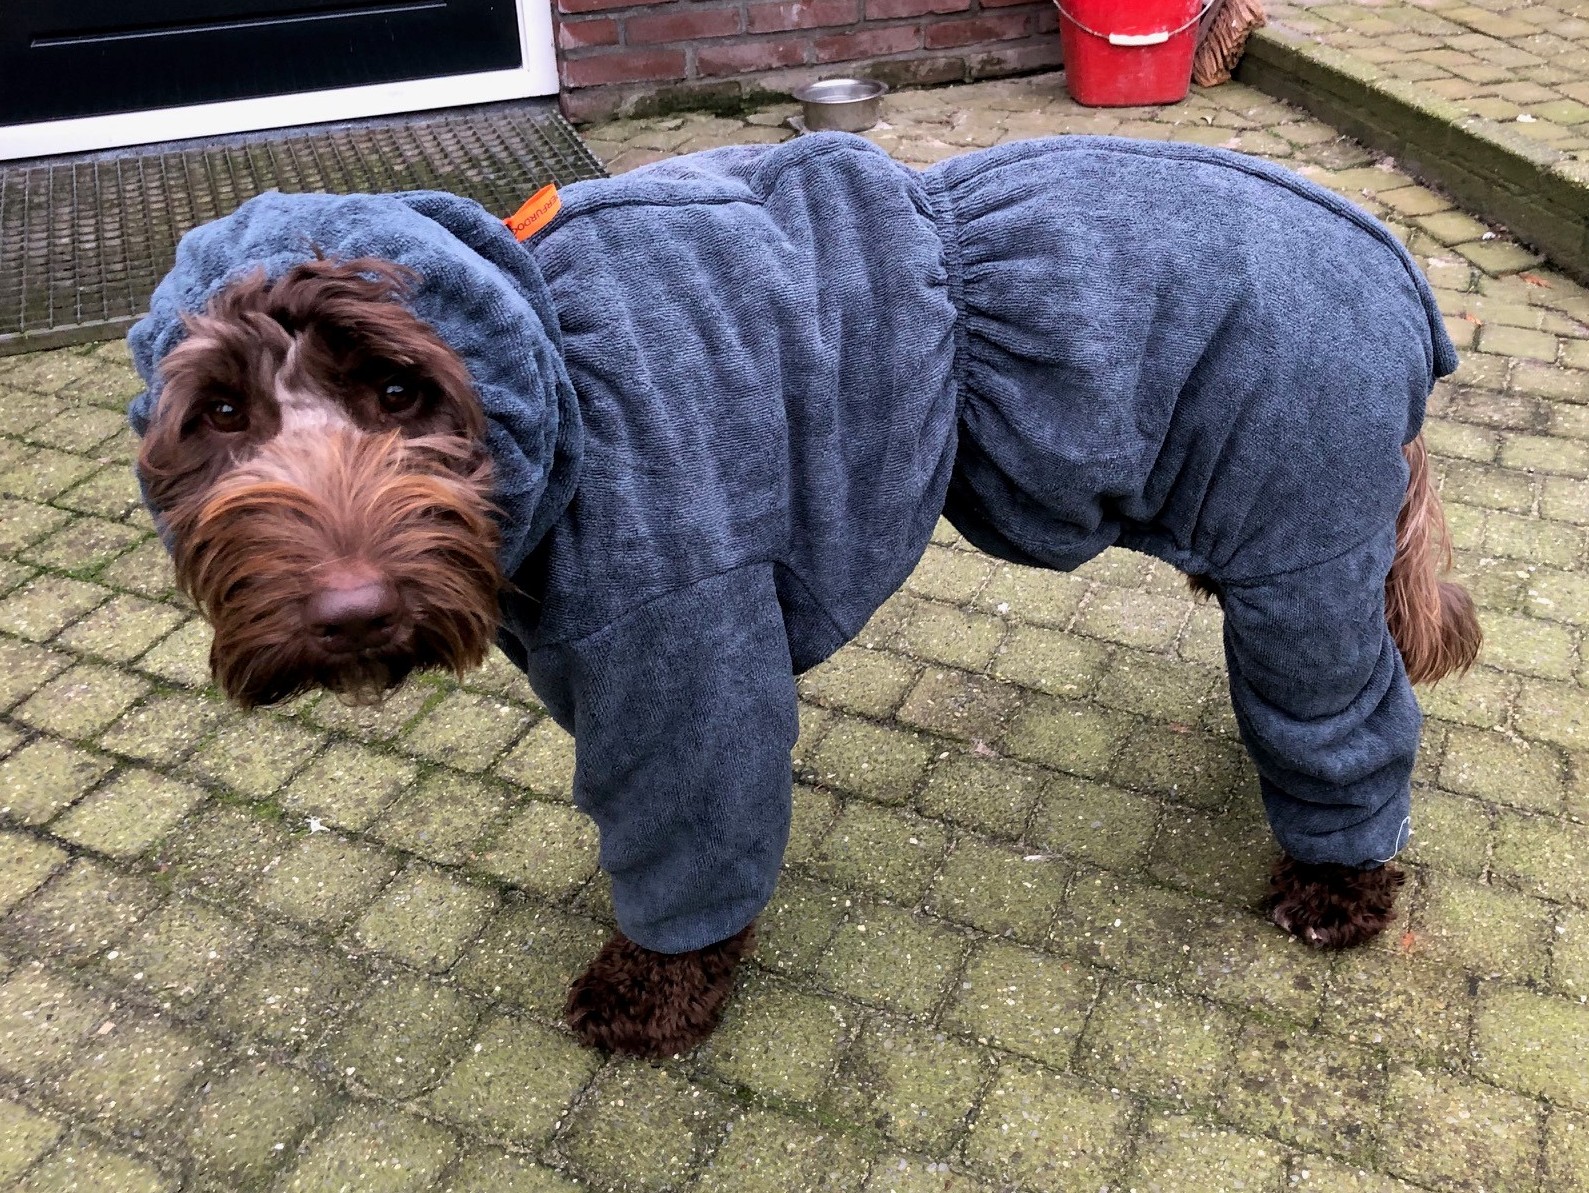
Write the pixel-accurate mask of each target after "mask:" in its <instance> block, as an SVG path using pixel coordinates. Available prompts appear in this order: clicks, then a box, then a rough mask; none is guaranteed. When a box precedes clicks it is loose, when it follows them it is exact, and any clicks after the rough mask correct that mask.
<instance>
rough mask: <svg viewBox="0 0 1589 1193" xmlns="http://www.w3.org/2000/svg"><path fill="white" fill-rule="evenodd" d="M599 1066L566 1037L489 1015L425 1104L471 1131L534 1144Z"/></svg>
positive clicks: (549, 1130) (545, 1135) (596, 1058)
mask: <svg viewBox="0 0 1589 1193" xmlns="http://www.w3.org/2000/svg"><path fill="white" fill-rule="evenodd" d="M600 1064H601V1058H600V1057H599V1056H597V1055H596V1054H595V1053H594V1052H592V1051H591V1050H590V1049H588V1048H581V1047H580V1046H579V1045H578V1044H577V1043H575V1042H574V1040H573V1038H572V1037H570V1036H569V1035H567V1034H566V1033H564V1032H559V1031H554V1030H552V1029H551V1028H548V1027H543V1026H541V1025H540V1024H537V1023H533V1022H531V1021H529V1020H526V1019H516V1018H512V1017H510V1016H506V1015H500V1014H496V1015H491V1016H489V1017H487V1018H486V1019H485V1020H484V1021H483V1022H482V1023H481V1025H480V1031H479V1034H478V1035H476V1037H475V1039H474V1042H473V1043H472V1044H470V1045H469V1046H468V1047H466V1048H465V1049H464V1051H463V1055H462V1058H461V1059H460V1060H459V1061H458V1063H457V1064H456V1065H454V1066H453V1068H452V1071H451V1072H450V1073H448V1074H447V1076H446V1078H445V1079H444V1080H443V1081H442V1083H441V1084H440V1085H439V1086H437V1087H436V1089H435V1090H434V1091H433V1092H432V1093H431V1094H430V1096H429V1097H428V1098H427V1099H426V1100H425V1104H426V1106H427V1107H428V1108H429V1109H430V1110H431V1111H432V1112H434V1113H435V1114H438V1115H440V1116H441V1117H442V1118H444V1119H446V1120H448V1121H449V1122H454V1123H457V1124H459V1125H460V1126H463V1127H465V1128H466V1129H468V1130H469V1131H470V1132H471V1133H474V1134H484V1135H488V1136H491V1137H495V1138H499V1139H506V1140H510V1141H512V1142H514V1143H518V1144H523V1145H526V1146H530V1145H540V1144H543V1143H544V1142H545V1141H546V1140H548V1139H549V1138H550V1137H551V1134H552V1130H553V1128H554V1127H556V1125H557V1124H558V1122H559V1121H560V1120H561V1119H562V1118H563V1116H564V1115H565V1114H566V1113H567V1111H568V1108H569V1106H570V1105H571V1104H572V1102H573V1100H574V1096H575V1095H576V1094H577V1093H579V1091H580V1090H582V1089H583V1088H584V1087H585V1085H586V1083H587V1082H589V1081H590V1079H591V1077H592V1076H594V1075H595V1073H596V1070H597V1068H598V1067H599V1066H600Z"/></svg>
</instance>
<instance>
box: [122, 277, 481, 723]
mask: <svg viewBox="0 0 1589 1193" xmlns="http://www.w3.org/2000/svg"><path fill="white" fill-rule="evenodd" d="M412 280H413V279H412V277H411V276H410V275H409V274H407V273H406V272H405V271H403V270H400V269H398V268H397V267H396V266H393V265H391V264H389V263H387V262H383V261H375V260H367V259H366V260H355V261H328V260H317V261H311V262H308V263H306V264H303V265H300V266H297V267H295V268H293V269H291V270H289V271H288V272H287V273H286V274H285V275H284V276H282V277H281V278H279V279H276V280H275V281H270V280H268V279H266V278H265V276H264V275H263V274H255V275H252V276H249V277H245V278H243V279H241V280H240V281H238V282H236V283H234V284H232V285H231V286H229V287H227V288H226V289H225V290H223V291H222V292H221V293H220V294H219V295H217V296H216V297H215V299H214V300H212V301H211V303H210V304H209V306H208V308H207V309H206V311H205V312H204V314H202V315H197V316H194V317H191V318H190V319H189V320H188V337H187V339H186V340H185V341H184V342H183V343H182V344H181V345H179V346H178V347H177V348H175V349H174V350H172V352H171V353H170V354H169V355H168V356H167V357H166V359H165V361H164V362H163V363H162V365H161V373H162V378H163V381H164V389H163V392H162V394H161V398H160V404H159V407H158V409H157V410H156V411H155V414H154V419H153V422H152V425H151V426H150V428H149V432H148V434H147V435H146V436H145V437H144V441H143V443H142V445H141V447H140V451H139V469H140V472H141V473H142V476H143V478H144V481H145V483H146V484H147V486H148V488H149V493H150V496H151V497H152V499H153V501H154V503H155V505H156V506H157V507H159V508H160V509H161V510H162V511H163V512H164V513H163V517H164V521H165V530H166V533H167V536H168V538H169V541H170V546H171V554H172V559H173V561H174V562H175V564H176V572H177V580H178V583H179V584H180V585H181V586H182V588H183V590H184V591H185V592H187V593H188V595H189V596H191V597H192V598H193V601H194V603H195V604H197V605H198V606H199V608H200V610H201V611H203V613H204V615H205V617H206V618H207V619H208V620H209V621H210V622H211V624H212V625H213V626H214V628H215V640H214V645H213V647H212V649H211V653H210V665H211V669H212V671H213V672H214V675H215V679H216V682H217V683H218V684H219V685H220V686H221V688H222V689H223V690H224V691H225V692H226V693H227V695H228V696H230V697H231V698H232V699H234V700H236V701H237V702H238V703H240V704H243V705H245V706H252V705H258V704H269V703H271V702H273V701H277V700H283V699H286V698H287V697H290V696H293V695H295V694H297V693H298V692H301V691H305V690H307V689H310V688H316V687H323V688H329V689H332V690H334V691H336V692H338V693H340V694H342V695H343V696H344V697H347V698H349V699H352V700H370V699H374V698H375V697H377V696H378V695H379V694H380V693H381V692H383V691H385V690H386V689H388V688H391V687H395V686H396V685H397V684H398V683H400V682H402V680H403V679H404V678H405V677H406V676H407V675H408V674H409V673H410V672H412V671H414V670H419V669H427V668H443V669H447V670H452V671H455V672H458V673H460V674H461V673H462V672H464V671H466V670H468V669H469V668H472V667H475V666H478V665H479V664H480V663H481V662H483V661H484V659H485V654H486V650H487V649H488V647H489V646H490V643H491V641H492V638H493V637H494V636H495V632H496V622H497V593H498V590H499V589H500V587H501V585H502V577H501V575H500V574H499V572H498V568H497V563H496V547H497V529H496V523H495V521H494V520H493V519H492V516H491V514H492V510H491V504H490V490H491V467H490V457H489V455H488V454H487V452H486V450H485V448H484V446H483V445H484V439H485V415H484V413H483V411H482V410H481V408H480V403H479V400H478V399H477V398H476V396H475V393H474V389H473V387H472V385H471V383H470V380H469V373H468V370H467V369H466V368H465V367H464V365H463V362H462V361H460V360H459V359H458V357H457V356H456V355H455V354H454V353H453V352H452V351H451V349H449V348H448V347H447V346H446V345H445V344H444V343H443V342H442V341H441V339H440V337H438V336H437V335H436V334H435V333H434V332H433V331H432V330H431V329H430V328H429V327H427V326H426V325H425V324H424V323H422V322H421V321H420V320H419V319H418V318H416V317H415V316H414V315H413V314H412V313H410V312H409V311H408V309H407V308H406V307H404V306H403V305H402V301H401V300H402V297H403V295H404V293H405V290H406V287H407V286H409V285H410V284H411V283H412ZM348 594H354V595H358V594H365V595H366V597H367V599H366V601H365V603H364V605H363V606H362V607H361V606H360V605H359V602H357V601H349V600H346V599H343V598H345V597H347V595H348ZM328 604H329V606H331V607H335V608H339V609H340V612H339V613H338V614H336V615H335V616H331V615H326V614H324V613H323V611H324V610H325V609H326V608H327V607H328ZM317 610H320V611H322V612H319V613H317ZM353 626H357V632H356V633H355V632H350V627H353Z"/></svg>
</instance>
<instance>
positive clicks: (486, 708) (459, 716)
mask: <svg viewBox="0 0 1589 1193" xmlns="http://www.w3.org/2000/svg"><path fill="white" fill-rule="evenodd" d="M531 720H532V717H531V715H530V714H529V713H527V712H526V711H525V710H524V709H523V708H521V707H520V706H518V705H516V704H508V703H505V702H504V701H502V700H498V699H496V698H494V697H491V696H481V695H477V694H475V693H472V692H452V693H450V694H449V695H448V696H447V697H446V698H445V699H444V700H442V702H441V703H440V704H438V705H436V706H435V707H434V708H432V709H430V710H429V712H428V713H427V714H426V715H425V717H424V719H423V720H421V721H420V722H419V723H418V724H416V725H415V726H414V727H413V728H412V729H411V730H409V731H408V733H407V734H406V735H405V736H404V738H403V744H404V745H405V746H406V748H407V749H409V750H411V751H413V752H414V753H415V754H418V755H420V756H421V757H424V758H428V759H430V760H431V761H433V762H441V763H445V764H446V765H448V766H455V767H457V768H459V769H460V770H466V771H481V770H484V769H485V768H486V767H487V766H489V765H490V764H491V762H492V761H493V760H494V759H495V758H496V757H497V756H498V755H499V754H501V753H502V752H503V751H504V750H506V749H507V748H508V747H509V746H510V745H512V744H513V743H514V742H515V741H517V740H518V738H519V735H520V734H522V733H523V732H524V730H525V729H527V728H528V727H529V725H530V722H531Z"/></svg>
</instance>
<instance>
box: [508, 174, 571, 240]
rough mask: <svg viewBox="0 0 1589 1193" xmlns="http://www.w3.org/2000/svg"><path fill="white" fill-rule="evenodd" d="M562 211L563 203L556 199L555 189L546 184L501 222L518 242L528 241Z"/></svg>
mask: <svg viewBox="0 0 1589 1193" xmlns="http://www.w3.org/2000/svg"><path fill="white" fill-rule="evenodd" d="M562 209H563V201H562V200H561V199H559V198H558V197H557V187H555V186H553V185H552V184H551V183H547V185H545V186H543V187H542V188H541V189H540V190H538V191H536V192H535V193H534V194H533V195H531V196H530V197H529V198H528V199H526V200H524V206H523V207H521V208H519V209H518V210H517V211H515V212H514V213H513V214H512V215H510V216H508V218H507V219H505V220H503V221H502V222H503V223H504V224H506V225H507V226H508V231H509V232H512V233H513V235H514V236H516V237H518V238H519V239H520V240H528V239H529V238H530V237H532V236H534V235H535V234H536V233H537V232H539V231H540V230H541V229H542V228H544V227H546V225H547V224H549V223H551V222H552V217H553V216H555V215H556V214H557V213H558V212H559V211H561V210H562Z"/></svg>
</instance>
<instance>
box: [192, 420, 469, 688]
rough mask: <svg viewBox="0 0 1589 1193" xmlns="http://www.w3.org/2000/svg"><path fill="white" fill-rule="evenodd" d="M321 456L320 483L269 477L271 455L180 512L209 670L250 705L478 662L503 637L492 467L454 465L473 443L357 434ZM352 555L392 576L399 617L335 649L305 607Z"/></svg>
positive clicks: (390, 683)
mask: <svg viewBox="0 0 1589 1193" xmlns="http://www.w3.org/2000/svg"><path fill="white" fill-rule="evenodd" d="M464 452H468V453H469V454H468V455H461V453H464ZM325 454H327V455H329V456H331V457H332V459H331V460H330V461H321V462H320V464H319V466H318V467H317V468H316V469H315V479H314V488H313V489H310V488H306V487H304V486H303V485H301V484H298V483H294V482H293V481H291V480H283V479H276V478H274V477H272V476H271V475H269V473H270V472H272V471H273V470H272V469H270V468H269V465H270V461H269V460H268V459H264V460H262V461H261V463H259V464H256V465H255V466H254V467H252V468H250V469H247V470H243V471H240V472H239V473H238V474H235V475H233V476H231V477H228V478H226V479H225V480H223V481H222V482H221V484H220V485H218V486H217V487H216V488H215V489H214V490H211V491H210V492H209V493H208V494H207V495H206V496H205V497H204V498H202V499H201V500H199V501H196V502H194V503H193V504H192V505H191V506H189V507H188V508H187V509H185V510H179V511H175V512H174V514H173V518H172V525H171V531H172V538H173V539H174V541H175V543H176V544H177V547H176V550H175V552H174V555H175V559H176V565H177V575H178V579H179V581H180V582H181V584H182V586H183V588H184V589H185V590H186V591H187V593H188V594H189V595H190V596H191V597H192V598H193V600H194V602H195V603H196V604H197V605H198V606H199V608H200V609H201V610H202V611H203V613H204V615H205V617H206V618H207V619H208V620H209V621H210V623H211V624H212V625H213V626H214V628H215V640H214V644H213V645H212V647H211V650H210V667H211V670H212V672H213V673H214V676H215V680H216V682H217V683H218V684H219V685H220V687H221V689H222V690H223V691H224V692H225V693H226V694H227V696H228V697H230V698H231V699H232V700H234V701H236V702H237V703H238V704H241V705H243V706H244V707H254V706H258V705H264V704H273V703H276V702H278V701H281V700H286V699H289V698H291V697H293V696H296V695H299V694H300V693H303V692H307V691H311V690H314V689H317V688H324V689H328V690H330V691H333V692H335V693H337V694H338V695H339V696H340V697H342V698H343V699H344V700H347V701H349V702H352V703H361V704H367V703H372V702H375V701H378V700H379V699H380V698H381V696H382V695H383V694H384V693H385V692H387V691H389V690H391V689H392V688H394V687H396V686H397V685H399V684H401V683H402V682H403V680H404V679H406V678H407V677H408V676H409V675H410V674H412V673H413V672H415V671H423V670H447V671H451V672H453V673H455V674H458V675H462V674H463V673H465V672H467V671H468V670H470V669H472V668H474V667H478V666H479V665H480V664H481V663H482V662H484V660H485V656H486V652H487V650H488V649H489V648H490V645H491V642H492V640H493V638H494V636H495V633H496V623H497V591H498V589H499V588H500V587H501V574H500V572H499V571H498V570H497V563H496V547H497V532H496V524H495V522H494V521H493V520H492V518H491V516H490V506H489V504H488V503H487V501H486V500H485V498H484V497H483V494H484V493H485V492H486V491H488V485H487V484H486V479H487V477H486V474H487V471H488V466H487V465H486V464H484V463H482V462H479V461H474V462H473V466H472V468H471V470H470V471H468V472H467V473H466V474H465V475H459V474H458V473H457V472H455V471H453V470H452V468H451V467H448V466H447V465H449V464H450V465H452V466H453V467H456V466H457V465H458V464H459V461H460V458H461V459H463V460H465V461H470V460H473V454H474V453H473V451H472V449H470V448H468V447H467V445H448V444H443V443H437V442H435V441H419V440H410V441H406V442H405V441H402V440H400V439H398V438H396V437H395V436H383V437H372V436H363V435H360V436H339V437H336V438H335V439H334V440H333V441H332V443H331V445H330V446H329V447H328V448H327V450H326V453H325ZM349 562H355V563H359V564H363V565H367V566H368V567H370V568H372V569H373V570H374V571H376V572H377V573H379V574H380V575H381V576H382V577H384V578H385V579H386V581H387V582H389V583H390V584H391V585H392V586H393V587H394V588H395V589H396V591H397V593H398V594H399V599H401V600H402V601H403V603H404V609H405V616H404V617H403V618H402V624H401V625H400V626H399V628H398V630H397V632H396V633H395V634H394V636H393V638H392V639H391V641H390V642H388V643H386V644H385V645H383V646H382V647H380V648H379V649H377V650H374V651H368V652H361V653H359V654H356V655H332V654H328V653H327V652H326V651H325V650H324V648H323V647H321V646H320V645H319V644H317V643H316V642H314V641H313V640H312V638H311V635H309V634H308V633H307V632H306V631H305V628H304V624H303V613H302V610H303V608H304V605H305V602H307V601H308V600H309V598H310V597H311V596H312V595H313V594H314V593H315V591H316V576H317V575H318V574H319V573H320V572H321V571H322V569H324V568H326V567H330V566H336V565H345V564H347V563H349Z"/></svg>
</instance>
